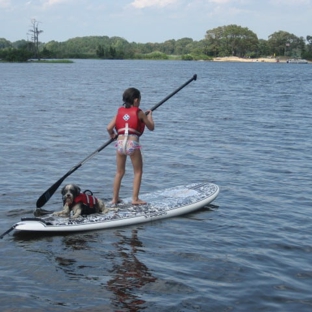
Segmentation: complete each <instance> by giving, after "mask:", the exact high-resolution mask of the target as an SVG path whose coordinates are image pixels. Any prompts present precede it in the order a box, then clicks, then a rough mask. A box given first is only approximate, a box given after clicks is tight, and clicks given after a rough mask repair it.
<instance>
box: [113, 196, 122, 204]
mask: <svg viewBox="0 0 312 312" xmlns="http://www.w3.org/2000/svg"><path fill="white" fill-rule="evenodd" d="M120 203H122V199H121V198H118V200H117V203H116V201H114V200H112V201H111V204H112V205H117V204H120Z"/></svg>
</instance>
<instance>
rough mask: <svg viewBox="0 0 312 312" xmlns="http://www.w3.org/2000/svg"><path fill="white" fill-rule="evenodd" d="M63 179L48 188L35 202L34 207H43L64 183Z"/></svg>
mask: <svg viewBox="0 0 312 312" xmlns="http://www.w3.org/2000/svg"><path fill="white" fill-rule="evenodd" d="M64 179H65V177H63V178H61V179H60V180H58V181H57V182H56V183H54V184H53V185H52V186H51V187H50V188H48V189H47V190H46V191H45V192H44V193H43V194H42V195H41V196H40V197H39V198H38V200H37V203H36V206H37V208H41V207H42V206H43V205H45V204H46V203H47V202H48V200H49V199H50V198H51V197H52V195H53V194H54V193H55V191H56V190H57V189H58V188H59V186H60V185H61V184H62V182H63V181H64Z"/></svg>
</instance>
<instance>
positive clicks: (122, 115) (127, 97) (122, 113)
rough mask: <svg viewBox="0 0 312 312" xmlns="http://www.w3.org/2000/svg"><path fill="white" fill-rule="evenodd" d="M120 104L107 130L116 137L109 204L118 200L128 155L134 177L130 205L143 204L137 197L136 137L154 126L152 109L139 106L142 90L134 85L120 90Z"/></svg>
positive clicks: (139, 173)
mask: <svg viewBox="0 0 312 312" xmlns="http://www.w3.org/2000/svg"><path fill="white" fill-rule="evenodd" d="M123 102H124V104H123V106H122V107H120V108H119V109H118V112H117V115H116V116H115V117H114V118H113V119H112V120H111V122H110V123H109V124H108V125H107V131H108V133H109V135H110V137H111V138H115V137H116V136H117V143H116V164H117V170H116V175H115V180H114V191H113V199H112V204H114V205H116V204H117V203H118V202H119V201H120V199H119V190H120V185H121V180H122V178H123V176H124V174H125V169H126V160H127V156H128V155H129V156H130V158H131V162H132V166H133V172H134V178H133V192H132V204H134V205H140V204H145V202H144V201H142V200H141V199H139V192H140V186H141V180H142V174H143V161H142V154H141V150H140V148H141V146H140V144H139V137H140V136H141V135H142V134H143V131H144V128H145V126H146V127H147V129H149V130H150V131H153V130H154V128H155V125H154V121H153V117H152V111H151V110H148V111H147V112H146V113H144V112H143V111H142V110H141V109H140V108H139V106H140V102H141V93H140V91H139V90H138V89H136V88H129V89H126V90H125V92H124V93H123Z"/></svg>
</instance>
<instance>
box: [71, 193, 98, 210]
mask: <svg viewBox="0 0 312 312" xmlns="http://www.w3.org/2000/svg"><path fill="white" fill-rule="evenodd" d="M78 203H81V204H82V212H81V214H84V215H88V214H91V213H95V212H96V210H95V205H96V203H97V199H96V198H95V197H94V196H92V195H88V194H85V193H80V194H79V195H78V196H77V197H76V198H75V199H74V202H73V203H72V204H71V205H70V207H69V208H72V207H74V206H75V205H76V204H78Z"/></svg>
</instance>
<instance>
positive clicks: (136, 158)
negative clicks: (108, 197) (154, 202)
mask: <svg viewBox="0 0 312 312" xmlns="http://www.w3.org/2000/svg"><path fill="white" fill-rule="evenodd" d="M130 157H131V162H132V166H133V173H134V178H133V192H132V204H133V205H140V204H146V202H145V201H143V200H141V199H139V192H140V187H141V181H142V175H143V161H142V154H141V151H140V150H139V149H137V150H135V151H134V153H133V154H132V155H131V156H130Z"/></svg>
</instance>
